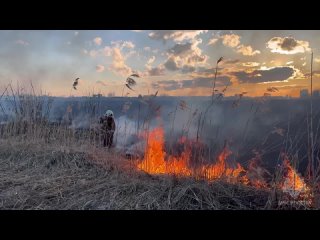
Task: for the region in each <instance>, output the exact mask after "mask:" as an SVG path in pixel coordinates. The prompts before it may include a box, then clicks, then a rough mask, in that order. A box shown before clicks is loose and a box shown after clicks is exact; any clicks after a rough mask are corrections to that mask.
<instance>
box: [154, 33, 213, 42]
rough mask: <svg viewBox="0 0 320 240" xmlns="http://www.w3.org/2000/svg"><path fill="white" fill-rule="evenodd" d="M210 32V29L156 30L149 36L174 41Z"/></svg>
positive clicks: (191, 38)
mask: <svg viewBox="0 0 320 240" xmlns="http://www.w3.org/2000/svg"><path fill="white" fill-rule="evenodd" d="M206 32H208V30H156V31H153V32H151V33H149V38H151V39H154V40H162V41H163V42H166V41H167V40H169V39H170V40H173V41H174V42H182V41H184V40H193V39H195V38H196V37H197V36H198V35H200V34H203V33H206Z"/></svg>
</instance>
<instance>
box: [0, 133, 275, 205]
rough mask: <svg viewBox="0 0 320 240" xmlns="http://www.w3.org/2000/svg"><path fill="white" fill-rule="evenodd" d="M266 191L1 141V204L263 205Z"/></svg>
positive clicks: (108, 155) (86, 152)
mask: <svg viewBox="0 0 320 240" xmlns="http://www.w3.org/2000/svg"><path fill="white" fill-rule="evenodd" d="M268 195H269V193H268V192H266V191H262V190H257V189H253V188H250V187H245V186H242V185H230V184H227V183H223V182H220V181H216V182H213V183H208V182H201V181H195V180H193V179H184V178H177V177H173V176H151V175H148V174H145V173H142V172H137V171H136V170H134V169H130V162H129V160H127V159H124V158H122V157H121V156H120V155H119V154H118V153H116V152H107V151H104V150H101V149H98V148H93V147H89V146H85V145H82V146H69V147H65V146H63V145H59V144H56V143H55V144H44V143H43V141H39V142H36V141H33V142H28V143H27V142H26V141H19V140H17V139H16V138H8V139H6V140H1V141H0V209H264V208H265V206H266V203H267V200H268Z"/></svg>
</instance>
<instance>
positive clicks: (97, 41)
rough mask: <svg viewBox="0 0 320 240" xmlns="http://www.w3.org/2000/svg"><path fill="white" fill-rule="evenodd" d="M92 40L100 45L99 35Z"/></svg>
mask: <svg viewBox="0 0 320 240" xmlns="http://www.w3.org/2000/svg"><path fill="white" fill-rule="evenodd" d="M93 42H94V43H95V44H96V45H97V46H100V45H101V43H102V38H101V37H96V38H95V39H93Z"/></svg>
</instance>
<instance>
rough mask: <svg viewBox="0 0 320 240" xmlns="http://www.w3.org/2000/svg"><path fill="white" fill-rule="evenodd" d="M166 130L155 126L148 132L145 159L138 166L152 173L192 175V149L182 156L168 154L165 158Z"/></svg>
mask: <svg viewBox="0 0 320 240" xmlns="http://www.w3.org/2000/svg"><path fill="white" fill-rule="evenodd" d="M165 157H166V152H165V151H164V131H163V129H162V128H155V129H154V130H153V131H151V132H150V133H149V134H148V139H147V147H146V150H145V156H144V159H143V161H141V162H140V163H138V165H137V167H138V168H139V169H141V170H143V171H146V172H148V173H150V174H179V175H185V176H190V175H191V170H190V169H189V168H188V161H189V157H190V151H188V149H186V150H185V151H184V152H183V153H182V154H181V156H180V157H178V158H176V157H173V156H168V159H167V161H166V160H165Z"/></svg>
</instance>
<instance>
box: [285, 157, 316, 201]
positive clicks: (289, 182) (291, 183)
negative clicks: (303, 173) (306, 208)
mask: <svg viewBox="0 0 320 240" xmlns="http://www.w3.org/2000/svg"><path fill="white" fill-rule="evenodd" d="M283 164H284V168H285V170H286V174H285V176H284V177H285V179H284V181H283V183H282V186H281V189H282V191H283V192H286V193H289V194H290V195H291V196H292V197H293V198H297V197H299V196H305V195H308V194H309V193H310V189H309V187H308V186H307V185H306V183H305V182H304V180H303V179H302V178H301V177H300V176H299V175H298V174H297V172H296V170H295V169H294V168H293V167H292V166H291V165H290V161H289V159H288V157H287V156H286V155H285V157H284V162H283Z"/></svg>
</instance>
